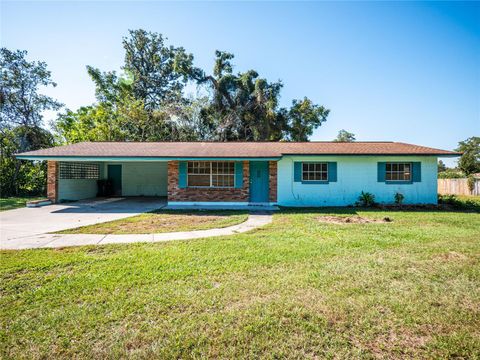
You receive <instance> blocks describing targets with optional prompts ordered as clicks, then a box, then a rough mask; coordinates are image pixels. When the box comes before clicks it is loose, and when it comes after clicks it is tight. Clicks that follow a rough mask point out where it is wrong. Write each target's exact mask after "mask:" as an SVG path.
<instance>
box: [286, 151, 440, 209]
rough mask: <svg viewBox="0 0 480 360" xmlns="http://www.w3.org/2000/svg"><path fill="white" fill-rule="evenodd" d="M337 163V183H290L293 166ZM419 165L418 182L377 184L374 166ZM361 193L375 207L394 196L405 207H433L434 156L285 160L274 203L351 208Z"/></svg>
mask: <svg viewBox="0 0 480 360" xmlns="http://www.w3.org/2000/svg"><path fill="white" fill-rule="evenodd" d="M297 161H320V162H330V161H331V162H336V163H337V181H336V182H329V183H327V184H302V183H301V182H294V165H293V164H294V162H297ZM398 161H400V162H401V161H404V162H415V161H419V162H421V181H420V182H414V183H406V184H388V183H385V182H378V181H377V163H378V162H398ZM361 191H365V192H370V193H372V194H373V195H375V201H377V202H379V203H386V204H388V203H393V202H394V195H395V193H397V192H399V193H402V194H403V195H404V196H405V199H404V203H405V204H436V203H437V158H436V157H434V156H285V157H283V158H282V159H281V160H280V161H279V162H278V201H277V203H278V204H279V205H282V206H347V205H353V204H354V203H355V202H356V201H357V200H358V196H359V195H360V192H361Z"/></svg>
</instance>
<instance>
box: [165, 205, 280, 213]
mask: <svg viewBox="0 0 480 360" xmlns="http://www.w3.org/2000/svg"><path fill="white" fill-rule="evenodd" d="M163 209H165V210H244V211H248V212H264V211H277V210H280V208H279V207H278V206H276V205H250V204H249V205H238V204H237V205H216V204H214V203H212V204H208V205H207V204H202V205H167V206H166V207H164V208H163Z"/></svg>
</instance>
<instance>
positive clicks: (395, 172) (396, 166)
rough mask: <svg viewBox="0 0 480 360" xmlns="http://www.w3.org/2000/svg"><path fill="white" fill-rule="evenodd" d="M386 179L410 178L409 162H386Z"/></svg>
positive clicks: (405, 179) (410, 166) (402, 179)
mask: <svg viewBox="0 0 480 360" xmlns="http://www.w3.org/2000/svg"><path fill="white" fill-rule="evenodd" d="M385 169H386V174H385V180H386V181H410V180H412V164H411V163H387V164H386V167H385Z"/></svg>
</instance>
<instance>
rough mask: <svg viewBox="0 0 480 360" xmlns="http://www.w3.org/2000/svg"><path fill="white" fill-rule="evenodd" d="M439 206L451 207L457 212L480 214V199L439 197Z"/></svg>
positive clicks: (454, 196) (451, 196)
mask: <svg viewBox="0 0 480 360" xmlns="http://www.w3.org/2000/svg"><path fill="white" fill-rule="evenodd" d="M438 204H439V205H449V206H451V207H452V208H454V209H457V210H470V211H475V212H480V197H478V196H477V197H468V196H461V197H458V196H456V195H438Z"/></svg>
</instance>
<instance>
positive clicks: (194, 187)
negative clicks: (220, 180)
mask: <svg viewBox="0 0 480 360" xmlns="http://www.w3.org/2000/svg"><path fill="white" fill-rule="evenodd" d="M184 189H187V190H188V189H192V190H233V189H237V188H236V187H233V186H229V187H220V186H187V187H186V188H184Z"/></svg>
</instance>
